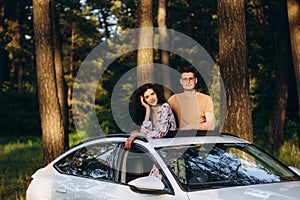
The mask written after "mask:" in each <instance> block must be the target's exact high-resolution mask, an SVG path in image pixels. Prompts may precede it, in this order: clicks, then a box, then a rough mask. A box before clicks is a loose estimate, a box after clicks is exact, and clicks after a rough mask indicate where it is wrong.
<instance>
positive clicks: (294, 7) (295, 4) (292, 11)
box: [287, 0, 300, 116]
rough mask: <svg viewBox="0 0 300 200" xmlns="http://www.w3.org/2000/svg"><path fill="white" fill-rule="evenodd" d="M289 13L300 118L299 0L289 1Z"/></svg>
mask: <svg viewBox="0 0 300 200" xmlns="http://www.w3.org/2000/svg"><path fill="white" fill-rule="evenodd" d="M287 11H288V21H289V28H290V29H289V30H290V38H291V47H292V55H293V63H294V70H295V77H296V84H297V92H298V114H299V116H300V7H299V1H298V0H287Z"/></svg>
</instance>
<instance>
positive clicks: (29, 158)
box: [0, 137, 43, 200]
mask: <svg viewBox="0 0 300 200" xmlns="http://www.w3.org/2000/svg"><path fill="white" fill-rule="evenodd" d="M42 165H43V145H42V141H41V138H39V137H26V138H10V139H5V140H0V199H5V200H23V199H25V193H26V185H27V182H28V180H29V179H30V176H31V175H32V174H33V173H34V172H35V171H36V170H37V169H38V168H40V167H41V166H42Z"/></svg>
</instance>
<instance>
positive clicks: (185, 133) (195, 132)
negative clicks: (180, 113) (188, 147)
mask: <svg viewBox="0 0 300 200" xmlns="http://www.w3.org/2000/svg"><path fill="white" fill-rule="evenodd" d="M195 136H221V133H220V132H219V131H215V130H209V131H207V130H174V131H169V132H168V133H167V135H165V136H164V138H174V137H195Z"/></svg>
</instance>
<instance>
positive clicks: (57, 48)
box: [51, 0, 69, 150]
mask: <svg viewBox="0 0 300 200" xmlns="http://www.w3.org/2000/svg"><path fill="white" fill-rule="evenodd" d="M51 18H52V21H51V22H52V34H53V45H54V65H55V77H56V87H57V94H58V95H57V96H58V99H59V106H60V112H61V116H62V120H63V124H64V133H65V136H64V139H65V147H64V148H65V150H67V149H68V148H69V134H68V133H69V113H68V112H69V110H68V103H67V93H66V92H67V90H66V82H65V77H64V70H63V66H62V52H61V51H62V50H61V41H60V37H59V36H60V31H59V24H58V18H57V15H56V6H55V0H51Z"/></svg>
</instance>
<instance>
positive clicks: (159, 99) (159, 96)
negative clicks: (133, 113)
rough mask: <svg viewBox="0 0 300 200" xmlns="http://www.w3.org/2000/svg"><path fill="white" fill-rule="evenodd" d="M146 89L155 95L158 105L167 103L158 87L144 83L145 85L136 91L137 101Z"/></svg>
mask: <svg viewBox="0 0 300 200" xmlns="http://www.w3.org/2000/svg"><path fill="white" fill-rule="evenodd" d="M148 89H152V90H153V91H154V92H155V93H156V96H157V103H158V104H163V103H166V102H167V101H166V99H165V97H164V94H163V92H162V90H161V89H160V87H159V85H156V84H152V83H146V84H145V85H142V86H141V87H139V88H138V89H137V99H140V96H143V97H144V93H145V92H146V91H147V90H148Z"/></svg>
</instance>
